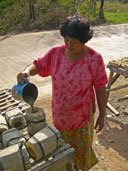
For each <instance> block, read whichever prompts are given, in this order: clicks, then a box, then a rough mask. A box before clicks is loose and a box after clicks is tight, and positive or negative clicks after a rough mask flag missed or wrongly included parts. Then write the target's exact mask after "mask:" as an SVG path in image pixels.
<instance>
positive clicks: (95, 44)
mask: <svg viewBox="0 0 128 171" xmlns="http://www.w3.org/2000/svg"><path fill="white" fill-rule="evenodd" d="M93 30H94V38H93V39H92V40H91V41H89V42H88V46H91V47H92V48H94V49H95V50H97V51H98V52H100V53H101V54H102V56H103V59H104V62H105V64H106V65H107V64H108V62H109V61H110V60H112V59H119V58H121V57H124V56H128V24H118V25H101V26H94V27H93ZM61 43H63V39H62V38H61V37H60V35H59V32H58V30H53V31H45V32H37V33H24V34H19V35H6V36H1V37H0V61H1V62H0V78H1V79H0V89H4V88H11V87H12V86H13V85H14V84H16V75H17V73H18V72H20V71H22V70H23V69H24V68H25V67H26V65H28V64H29V63H31V62H32V61H33V60H34V59H36V58H37V57H39V56H43V54H44V53H45V52H46V51H47V50H48V49H49V48H50V47H52V46H54V45H58V44H61ZM107 73H108V75H109V71H108V70H107ZM31 81H32V82H33V83H35V84H36V85H37V86H38V90H39V97H38V99H37V101H36V105H38V106H41V107H43V109H44V111H45V113H46V117H47V121H48V123H49V125H52V117H51V110H50V106H51V105H50V104H51V93H52V89H51V79H50V78H44V79H42V78H40V77H38V76H36V77H34V78H32V79H31ZM127 81H128V80H127V79H126V78H124V77H120V78H119V79H118V80H117V81H116V83H115V84H114V85H113V86H116V85H120V84H123V83H127ZM127 92H128V88H124V89H121V90H117V91H113V92H111V93H110V97H109V102H110V103H111V104H112V105H113V106H114V108H116V109H117V110H118V111H119V113H120V114H119V116H115V115H114V114H113V113H112V112H111V111H110V110H109V109H107V116H106V120H105V127H104V130H103V131H102V132H101V133H99V134H97V135H96V133H95V132H94V141H93V147H94V150H95V152H96V155H97V157H98V160H99V162H98V164H97V165H95V166H94V167H93V168H92V169H91V171H128V114H127V113H126V112H125V110H126V109H128V99H126V100H121V101H119V98H120V97H123V96H125V95H127ZM97 116H98V110H97V112H96V114H95V118H97Z"/></svg>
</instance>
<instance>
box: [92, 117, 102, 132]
mask: <svg viewBox="0 0 128 171" xmlns="http://www.w3.org/2000/svg"><path fill="white" fill-rule="evenodd" d="M103 127H104V117H101V116H99V117H98V119H97V121H96V124H95V127H94V129H95V130H96V133H99V132H100V131H101V130H102V129H103Z"/></svg>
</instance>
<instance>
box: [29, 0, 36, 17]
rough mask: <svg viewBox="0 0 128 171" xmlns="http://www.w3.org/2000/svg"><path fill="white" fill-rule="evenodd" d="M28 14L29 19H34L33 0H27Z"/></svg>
mask: <svg viewBox="0 0 128 171" xmlns="http://www.w3.org/2000/svg"><path fill="white" fill-rule="evenodd" d="M29 14H30V19H31V20H35V9H34V0H29Z"/></svg>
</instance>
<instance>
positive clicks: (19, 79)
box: [17, 70, 30, 84]
mask: <svg viewBox="0 0 128 171" xmlns="http://www.w3.org/2000/svg"><path fill="white" fill-rule="evenodd" d="M24 78H26V79H27V81H28V82H29V81H30V74H29V71H26V70H25V71H23V72H20V73H19V74H18V75H17V83H18V84H23V83H24Z"/></svg>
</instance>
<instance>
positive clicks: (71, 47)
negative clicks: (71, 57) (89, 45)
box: [64, 36, 85, 54]
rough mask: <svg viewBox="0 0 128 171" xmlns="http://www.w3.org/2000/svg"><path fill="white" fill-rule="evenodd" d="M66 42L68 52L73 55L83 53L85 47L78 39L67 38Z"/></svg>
mask: <svg viewBox="0 0 128 171" xmlns="http://www.w3.org/2000/svg"><path fill="white" fill-rule="evenodd" d="M64 42H65V44H66V48H67V50H68V51H69V52H70V53H72V54H77V53H80V52H82V51H83V49H84V47H85V45H84V43H81V42H80V41H79V40H78V39H76V38H72V37H68V36H67V37H65V38H64Z"/></svg>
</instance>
